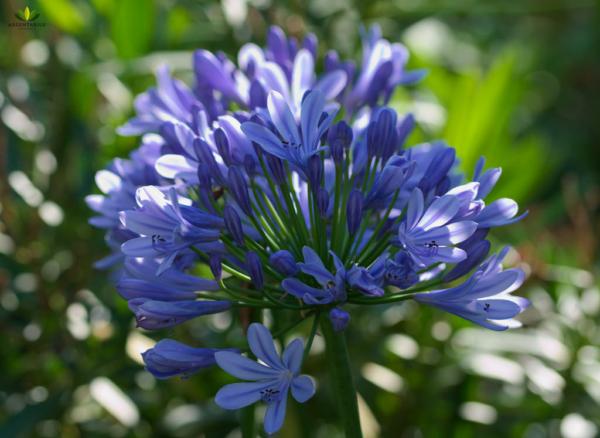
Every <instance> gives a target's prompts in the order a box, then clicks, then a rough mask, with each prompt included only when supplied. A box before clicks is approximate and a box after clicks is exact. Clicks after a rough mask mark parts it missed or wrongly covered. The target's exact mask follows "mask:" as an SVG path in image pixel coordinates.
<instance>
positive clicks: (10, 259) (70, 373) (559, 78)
mask: <svg viewBox="0 0 600 438" xmlns="http://www.w3.org/2000/svg"><path fill="white" fill-rule="evenodd" d="M27 5H28V6H29V7H30V8H31V9H34V10H36V11H38V12H39V13H40V17H39V18H38V19H37V20H36V23H39V25H38V26H37V27H34V28H18V27H11V26H10V24H11V23H14V22H16V21H17V19H16V18H15V13H16V12H17V11H18V10H21V9H23V8H24V7H25V6H26V3H24V2H22V1H20V0H19V1H16V0H5V1H3V2H2V3H1V5H0V67H1V70H0V72H1V73H0V120H1V122H2V123H1V124H0V132H1V134H2V135H1V136H0V334H1V336H2V339H1V342H2V344H1V347H0V437H14V436H36V437H38V436H39V437H58V436H60V437H80V436H82V437H83V436H85V437H94V436H99V437H100V436H102V437H103V436H114V437H123V436H135V437H150V436H165V437H188V436H194V437H196V436H202V435H204V436H209V437H213V436H214V437H221V436H231V437H234V436H237V433H238V432H236V425H237V420H236V417H235V414H233V413H229V412H224V411H222V410H220V409H219V408H218V407H217V406H216V405H214V403H213V402H212V398H211V397H212V396H213V395H214V393H215V392H216V390H217V389H218V388H219V387H220V385H222V384H223V382H224V376H223V373H221V372H220V371H219V370H211V371H207V372H203V373H200V374H199V375H196V376H194V377H192V378H190V379H188V380H180V379H175V380H171V381H156V380H155V379H154V378H153V377H152V376H151V375H150V374H149V373H147V372H146V371H144V370H143V366H142V365H141V363H140V356H139V352H140V351H143V350H144V349H146V348H148V346H151V345H152V342H153V341H152V338H153V336H154V335H153V334H151V333H147V332H142V331H139V330H137V329H135V327H134V324H133V321H132V316H131V314H130V312H129V310H128V309H127V306H126V303H125V302H124V301H123V300H121V299H120V298H119V297H118V295H117V294H116V292H115V291H114V289H113V288H112V287H111V285H110V282H109V278H108V277H109V275H108V273H106V272H99V271H95V270H94V269H93V268H92V264H93V262H94V261H95V260H97V259H99V258H101V257H102V256H103V255H105V254H106V253H107V250H106V248H105V246H104V243H103V240H102V233H101V232H100V231H98V230H95V229H92V228H91V227H90V226H89V225H88V224H87V218H88V217H89V216H90V212H89V211H88V210H87V208H86V206H85V204H84V202H83V197H84V196H85V195H86V194H88V193H90V192H93V191H94V190H95V188H94V173H95V171H96V170H98V169H100V168H101V167H103V166H104V165H106V164H107V162H108V161H109V160H110V159H111V158H113V157H116V156H125V155H126V154H127V153H128V151H130V150H131V149H133V148H134V147H136V145H137V141H138V140H137V139H135V138H122V137H118V136H116V134H115V128H116V127H117V126H119V125H120V124H122V123H123V122H124V121H125V120H126V119H127V118H128V117H129V116H131V114H132V99H133V97H134V96H135V95H136V94H137V93H139V92H141V91H142V90H144V89H145V88H147V87H148V86H150V85H151V84H152V83H153V81H154V79H153V74H152V73H153V71H154V69H155V68H156V67H157V66H158V65H159V64H160V63H167V64H169V65H170V66H171V68H172V69H173V70H174V71H175V73H176V76H178V77H180V78H182V79H184V80H188V81H191V80H192V77H191V68H190V67H191V62H190V61H191V53H192V51H193V50H194V49H196V48H200V47H203V48H207V49H210V50H221V51H223V52H225V53H227V54H228V55H230V56H235V53H236V51H237V49H238V48H239V46H240V45H241V44H243V43H244V42H247V41H253V42H256V43H259V44H263V42H264V37H265V33H266V30H267V27H268V26H269V25H270V24H278V25H280V26H281V27H283V28H284V30H286V32H288V33H290V34H292V35H297V36H302V35H303V34H304V33H306V32H308V31H311V32H314V33H316V34H317V36H318V37H319V40H320V50H321V51H322V53H323V52H324V50H325V49H328V48H334V49H337V50H339V51H340V52H341V53H342V54H343V55H344V56H346V57H355V58H357V59H358V57H359V56H360V42H359V41H360V40H359V35H358V29H359V26H360V25H361V23H363V24H365V25H369V24H372V23H379V24H380V25H381V26H382V28H383V33H384V35H385V36H386V37H387V38H388V39H391V40H394V41H402V42H404V43H405V44H406V45H407V46H408V48H409V49H410V52H411V60H410V66H411V67H426V68H428V69H429V75H428V76H427V78H426V79H425V80H424V81H423V82H422V83H420V84H419V85H417V86H415V87H411V88H409V89H404V90H400V91H399V92H397V93H396V94H395V95H394V97H393V99H392V102H391V105H392V106H393V107H394V108H396V109H398V110H399V111H401V112H406V111H412V112H414V113H415V115H416V118H417V120H418V122H419V123H420V127H419V129H418V132H416V133H415V134H414V135H413V137H412V138H411V139H410V140H409V143H411V144H414V143H417V142H420V141H426V140H430V139H436V138H445V139H446V140H447V141H448V143H449V144H451V145H452V146H454V147H456V148H457V150H458V155H459V156H460V157H461V160H462V166H463V168H464V169H465V170H466V171H467V172H469V173H470V172H472V169H473V165H474V163H475V161H476V160H477V159H478V158H479V156H480V155H485V156H486V157H487V158H488V165H490V166H502V167H503V168H504V173H503V176H502V179H501V181H500V184H499V186H498V187H497V189H496V191H495V192H494V196H497V197H501V196H510V197H513V198H515V199H516V200H518V201H519V202H520V203H521V205H522V208H523V209H528V210H529V211H530V214H529V217H528V218H527V219H525V220H524V221H523V222H521V223H519V224H517V225H513V226H511V227H508V228H506V229H502V230H499V232H498V233H496V235H495V242H494V243H495V244H496V248H499V247H500V246H501V245H504V244H511V245H513V246H514V248H515V249H516V251H515V252H512V253H511V255H510V259H511V262H512V263H519V264H521V265H522V267H523V268H524V269H525V270H526V271H527V273H528V280H527V282H526V284H525V286H524V288H523V290H522V293H523V294H524V295H525V296H527V297H528V298H530V299H531V300H532V302H533V308H532V309H530V310H528V311H527V312H526V313H525V315H524V318H523V321H524V323H525V327H524V328H523V329H519V330H515V331H511V332H509V333H492V332H488V331H484V329H481V328H478V327H475V326H473V325H472V324H470V323H468V322H465V321H463V320H459V319H458V318H455V317H453V316H449V315H446V314H443V313H441V312H437V311H434V310H431V309H426V308H423V307H419V306H418V305H416V304H415V303H407V304H403V305H396V306H390V307H377V308H371V309H369V310H368V311H360V312H354V313H353V323H352V324H351V326H350V328H349V331H348V336H349V340H350V348H351V355H352V357H353V362H354V368H355V369H354V372H355V375H356V377H357V385H358V390H359V392H360V395H361V399H360V405H361V414H362V415H363V425H364V429H365V435H366V436H367V437H375V436H384V437H440V436H449V437H479V436H493V437H529V438H534V437H535V438H537V437H540V438H541V437H559V436H564V437H567V438H586V437H590V438H591V437H594V436H597V434H598V433H599V431H600V408H599V403H600V291H599V289H598V285H599V282H598V268H599V267H600V266H599V264H598V238H599V235H598V232H599V218H600V215H599V208H598V206H599V203H600V189H599V187H600V186H599V184H600V154H599V153H598V151H599V150H600V17H599V10H600V8H599V7H598V6H599V3H598V2H595V1H592V0H523V1H519V2H506V1H503V0H494V1H479V0H459V1H451V0H395V1H387V0H370V1H358V0H357V1H350V0H327V1H325V0H307V1H299V0H298V1H277V2H275V1H273V0H223V1H222V2H217V1H192V0H182V1H175V0H155V1H146V0H89V1H84V0H38V1H31V2H29V3H27ZM234 317H235V315H234ZM230 323H231V321H230V320H229V319H228V318H227V317H223V316H219V317H214V318H209V319H207V320H203V321H198V322H195V323H192V324H186V325H184V326H183V327H178V328H176V329H174V330H171V331H170V332H169V333H161V336H163V335H168V336H173V337H176V338H177V339H180V340H184V341H187V342H189V343H191V344H203V343H205V342H206V344H213V345H216V344H218V343H219V342H220V339H221V338H223V337H226V336H227V335H228V333H229V327H230ZM163 337H164V336H163ZM209 338H210V339H209ZM207 339H208V340H207ZM319 345H320V344H319V339H318V338H317V341H316V347H317V348H315V349H314V350H315V351H314V353H315V354H312V355H311V356H310V358H309V361H308V364H307V372H309V373H310V374H312V375H314V376H316V377H317V379H318V380H319V381H320V382H321V390H320V391H319V392H318V395H317V397H315V399H313V400H312V401H311V402H310V403H307V404H306V405H302V408H301V409H294V408H292V409H290V410H289V412H288V418H287V421H286V424H285V426H284V429H283V430H282V431H281V433H280V435H281V436H283V437H300V436H306V437H315V436H316V437H335V436H339V434H340V431H339V430H338V429H337V428H336V426H335V421H336V420H335V411H334V403H333V400H332V397H331V394H330V393H328V385H327V377H326V372H325V371H326V369H327V363H326V362H325V357H324V355H323V354H322V353H320V351H322V348H319Z"/></svg>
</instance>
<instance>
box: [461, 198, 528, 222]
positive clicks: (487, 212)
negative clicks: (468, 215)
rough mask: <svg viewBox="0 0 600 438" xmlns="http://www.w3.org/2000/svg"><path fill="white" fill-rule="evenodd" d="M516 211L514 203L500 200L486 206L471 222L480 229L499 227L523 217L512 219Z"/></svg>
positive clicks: (509, 200) (516, 206)
mask: <svg viewBox="0 0 600 438" xmlns="http://www.w3.org/2000/svg"><path fill="white" fill-rule="evenodd" d="M518 211H519V206H518V204H517V203H516V202H515V201H513V200H512V199H508V198H502V199H498V200H496V201H494V202H492V203H491V204H489V205H487V206H486V207H485V208H484V209H483V210H482V211H481V213H479V214H478V215H477V216H476V217H475V218H473V220H474V221H476V222H477V223H479V226H480V227H482V228H492V227H500V226H502V225H508V224H511V223H513V222H516V221H518V220H520V219H522V217H523V216H520V217H518V218H514V217H515V215H516V214H517V212H518ZM513 218H514V219H513Z"/></svg>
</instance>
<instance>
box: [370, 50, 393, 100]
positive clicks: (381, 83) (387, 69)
mask: <svg viewBox="0 0 600 438" xmlns="http://www.w3.org/2000/svg"><path fill="white" fill-rule="evenodd" d="M393 70H394V64H393V63H392V61H385V62H384V63H382V64H381V65H380V66H379V67H378V68H377V71H376V72H375V75H374V76H373V79H372V80H371V83H370V84H369V88H368V89H367V90H366V94H365V100H366V103H367V104H368V105H371V106H375V105H376V104H377V99H379V96H380V95H381V93H382V92H383V91H384V89H385V85H386V83H387V81H388V78H389V77H390V75H391V74H392V72H393Z"/></svg>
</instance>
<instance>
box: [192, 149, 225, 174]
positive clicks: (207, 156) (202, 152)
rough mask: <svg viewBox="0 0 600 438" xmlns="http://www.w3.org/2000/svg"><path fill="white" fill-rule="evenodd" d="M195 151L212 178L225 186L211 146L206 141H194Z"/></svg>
mask: <svg viewBox="0 0 600 438" xmlns="http://www.w3.org/2000/svg"><path fill="white" fill-rule="evenodd" d="M194 150H195V151H196V155H197V156H198V158H200V160H201V161H202V163H204V164H206V166H207V169H208V173H209V174H210V176H212V177H213V178H214V179H215V180H216V181H217V182H218V183H219V184H223V183H224V182H225V181H224V179H223V174H222V173H221V169H220V168H219V165H218V164H217V160H215V156H214V154H213V151H212V149H211V148H210V146H209V145H208V144H207V143H206V142H205V141H203V140H200V139H196V140H194Z"/></svg>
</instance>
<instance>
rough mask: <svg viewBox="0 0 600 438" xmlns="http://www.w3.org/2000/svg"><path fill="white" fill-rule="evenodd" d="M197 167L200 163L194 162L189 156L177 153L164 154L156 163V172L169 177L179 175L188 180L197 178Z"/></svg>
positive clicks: (172, 177)
mask: <svg viewBox="0 0 600 438" xmlns="http://www.w3.org/2000/svg"><path fill="white" fill-rule="evenodd" d="M197 168H198V163H194V162H193V161H191V160H190V159H189V158H186V157H184V156H183V155H177V154H166V155H163V156H162V157H160V158H159V159H158V160H157V161H156V164H155V169H156V172H158V174H159V175H161V176H163V177H165V178H169V179H174V178H175V177H179V178H182V179H185V180H187V181H189V180H192V181H195V180H196V179H197V176H196V169H197Z"/></svg>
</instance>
